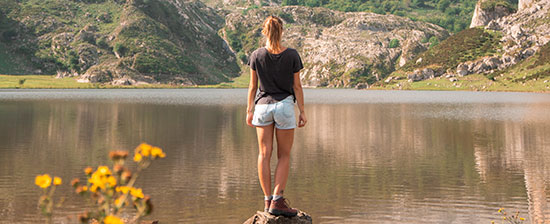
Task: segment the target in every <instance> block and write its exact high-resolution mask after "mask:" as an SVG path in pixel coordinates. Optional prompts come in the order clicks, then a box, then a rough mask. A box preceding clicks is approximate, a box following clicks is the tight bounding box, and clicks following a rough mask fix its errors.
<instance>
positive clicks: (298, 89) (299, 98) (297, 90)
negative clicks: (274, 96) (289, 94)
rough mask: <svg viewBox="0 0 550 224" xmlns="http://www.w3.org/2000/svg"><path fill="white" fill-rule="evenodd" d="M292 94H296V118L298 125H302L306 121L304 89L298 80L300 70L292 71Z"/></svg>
mask: <svg viewBox="0 0 550 224" xmlns="http://www.w3.org/2000/svg"><path fill="white" fill-rule="evenodd" d="M293 88H294V96H296V102H297V103H298V109H299V110H300V116H299V118H298V127H303V126H305V125H306V123H307V118H306V112H305V109H304V91H303V89H302V83H301V82H300V72H296V73H294V86H293Z"/></svg>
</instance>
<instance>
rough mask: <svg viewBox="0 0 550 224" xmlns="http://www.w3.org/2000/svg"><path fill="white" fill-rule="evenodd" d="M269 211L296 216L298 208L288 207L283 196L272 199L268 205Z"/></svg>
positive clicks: (274, 213) (273, 213)
mask: <svg viewBox="0 0 550 224" xmlns="http://www.w3.org/2000/svg"><path fill="white" fill-rule="evenodd" d="M269 213H270V214H272V215H277V216H278V215H282V216H286V217H292V216H296V215H297V214H298V210H296V209H293V208H290V207H288V203H287V202H286V199H285V198H279V200H272V201H271V205H270V206H269Z"/></svg>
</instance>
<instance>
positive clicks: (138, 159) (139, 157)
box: [134, 153, 143, 162]
mask: <svg viewBox="0 0 550 224" xmlns="http://www.w3.org/2000/svg"><path fill="white" fill-rule="evenodd" d="M142 158H143V157H141V154H137V153H136V155H134V161H136V162H139V161H141V159H142Z"/></svg>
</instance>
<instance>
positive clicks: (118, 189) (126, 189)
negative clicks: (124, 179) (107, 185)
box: [115, 186, 130, 194]
mask: <svg viewBox="0 0 550 224" xmlns="http://www.w3.org/2000/svg"><path fill="white" fill-rule="evenodd" d="M115 190H116V192H122V193H123V194H128V192H129V191H130V187H128V186H119V187H116V189H115Z"/></svg>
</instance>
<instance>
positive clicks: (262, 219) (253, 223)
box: [243, 210, 313, 224]
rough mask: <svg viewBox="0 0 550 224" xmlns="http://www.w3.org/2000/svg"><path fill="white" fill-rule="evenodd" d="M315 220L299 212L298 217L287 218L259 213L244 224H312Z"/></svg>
mask: <svg viewBox="0 0 550 224" xmlns="http://www.w3.org/2000/svg"><path fill="white" fill-rule="evenodd" d="M311 223H313V220H312V219H311V216H309V215H308V214H306V213H304V212H302V211H299V210H298V215H296V216H294V217H291V218H287V217H284V216H273V215H271V214H269V213H267V212H260V211H258V212H257V213H256V214H255V215H254V216H252V217H250V218H249V219H248V220H246V221H245V222H244V223H243V224H311Z"/></svg>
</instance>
